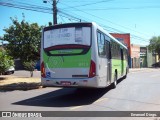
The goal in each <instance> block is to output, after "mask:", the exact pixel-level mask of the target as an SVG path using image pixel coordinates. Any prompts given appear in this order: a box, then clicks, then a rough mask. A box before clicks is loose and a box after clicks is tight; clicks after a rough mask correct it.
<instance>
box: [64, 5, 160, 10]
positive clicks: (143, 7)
mask: <svg viewBox="0 0 160 120" xmlns="http://www.w3.org/2000/svg"><path fill="white" fill-rule="evenodd" d="M156 8H160V6H139V7H110V8H93V9H92V8H91V9H83V10H85V11H86V10H87V11H97V10H99V11H100V10H132V9H156ZM66 10H67V11H69V9H66ZM74 11H80V10H74Z"/></svg>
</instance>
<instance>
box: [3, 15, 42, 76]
mask: <svg viewBox="0 0 160 120" xmlns="http://www.w3.org/2000/svg"><path fill="white" fill-rule="evenodd" d="M11 21H12V24H11V25H10V26H9V27H8V28H5V29H4V31H5V34H4V36H3V39H4V40H5V41H8V42H9V44H8V45H7V47H6V49H7V52H8V54H9V55H10V56H12V57H13V58H14V59H17V58H19V59H21V61H22V62H23V64H24V65H25V67H26V68H27V70H29V71H30V72H31V73H32V74H33V70H34V69H30V68H31V67H35V66H30V67H28V66H29V65H28V64H29V63H33V61H37V60H39V59H40V40H41V29H42V26H39V25H38V24H37V23H31V24H30V23H28V22H26V21H25V17H24V15H23V19H22V21H21V22H19V21H18V19H17V18H16V17H15V18H11ZM30 65H31V64H30ZM32 65H33V64H32ZM32 74H31V76H33V75H32Z"/></svg>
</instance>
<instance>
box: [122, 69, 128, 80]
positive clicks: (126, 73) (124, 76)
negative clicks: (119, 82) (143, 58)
mask: <svg viewBox="0 0 160 120" xmlns="http://www.w3.org/2000/svg"><path fill="white" fill-rule="evenodd" d="M127 73H128V70H127V68H126V74H125V76H124V77H123V78H124V79H126V77H127Z"/></svg>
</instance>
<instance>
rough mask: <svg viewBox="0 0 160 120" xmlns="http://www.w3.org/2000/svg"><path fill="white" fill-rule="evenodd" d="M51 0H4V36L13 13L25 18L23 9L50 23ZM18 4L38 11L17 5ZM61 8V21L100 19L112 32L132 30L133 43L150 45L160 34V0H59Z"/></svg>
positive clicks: (0, 0)
mask: <svg viewBox="0 0 160 120" xmlns="http://www.w3.org/2000/svg"><path fill="white" fill-rule="evenodd" d="M47 1H48V2H47V3H43V0H23V1H22V0H0V36H3V34H4V33H5V32H4V31H3V29H4V28H8V27H9V26H10V25H11V24H12V22H11V20H10V17H13V18H14V17H17V18H18V20H19V21H21V20H22V13H24V15H25V20H26V21H27V22H29V23H38V24H39V25H48V22H52V21H53V15H52V0H47ZM6 4H7V5H10V6H12V7H7V6H4V5H6ZM17 5H18V7H22V6H23V7H24V6H25V9H26V8H27V9H28V6H29V9H32V10H34V11H31V10H25V9H19V8H13V6H14V7H17ZM37 6H38V7H37ZM39 7H41V9H40V8H39ZM57 8H58V15H57V17H58V23H68V22H79V21H80V19H81V21H82V22H83V21H87V22H96V23H97V24H99V25H100V26H102V27H104V29H106V30H107V31H108V32H109V33H130V35H131V43H132V44H140V45H148V44H149V40H150V39H151V38H152V37H153V36H159V35H160V0H57ZM44 9H45V10H44ZM37 11H41V12H37ZM44 12H45V13H44ZM0 42H1V41H0Z"/></svg>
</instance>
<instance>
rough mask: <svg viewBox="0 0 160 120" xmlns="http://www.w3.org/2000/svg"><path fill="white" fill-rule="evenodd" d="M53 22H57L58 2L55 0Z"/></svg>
mask: <svg viewBox="0 0 160 120" xmlns="http://www.w3.org/2000/svg"><path fill="white" fill-rule="evenodd" d="M53 24H54V25H56V24H57V2H56V0H53Z"/></svg>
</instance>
